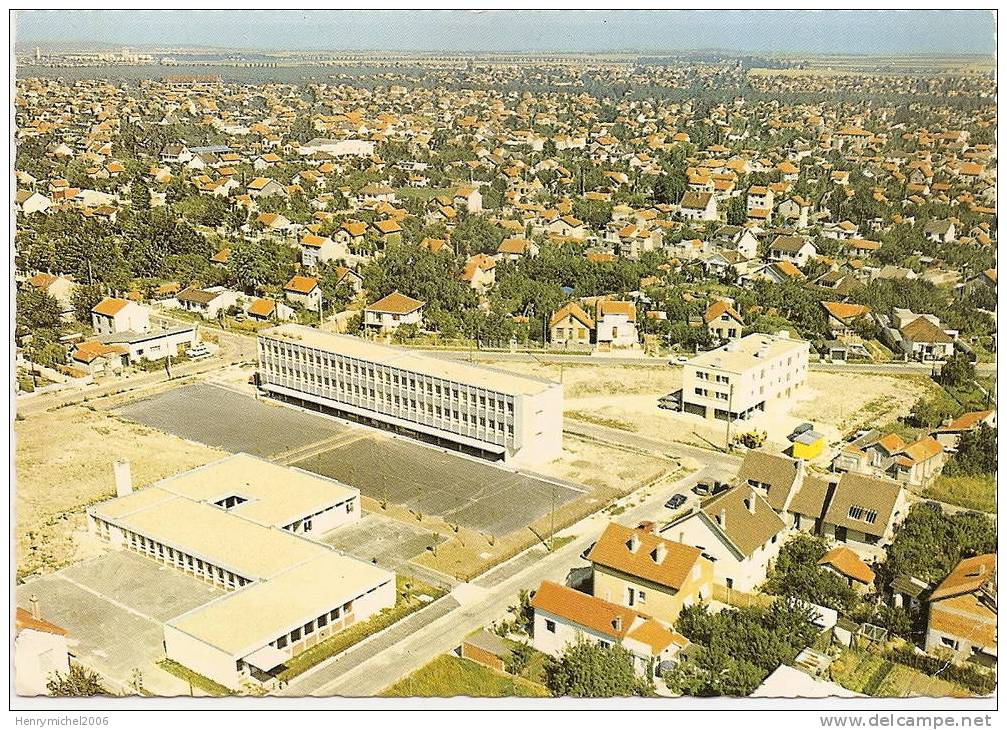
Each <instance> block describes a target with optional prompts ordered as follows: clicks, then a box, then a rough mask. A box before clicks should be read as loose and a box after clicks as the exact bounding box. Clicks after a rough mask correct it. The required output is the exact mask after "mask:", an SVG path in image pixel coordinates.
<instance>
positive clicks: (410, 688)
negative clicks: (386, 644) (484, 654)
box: [380, 654, 549, 697]
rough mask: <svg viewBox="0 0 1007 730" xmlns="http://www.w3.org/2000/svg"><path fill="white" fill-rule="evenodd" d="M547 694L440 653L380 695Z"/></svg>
mask: <svg viewBox="0 0 1007 730" xmlns="http://www.w3.org/2000/svg"><path fill="white" fill-rule="evenodd" d="M460 695H461V696H467V697H548V696H549V691H548V690H547V689H546V688H545V687H543V686H542V685H540V684H535V683H534V682H530V681H528V680H527V679H522V678H521V677H512V676H510V675H508V674H504V673H503V672H497V671H495V670H493V669H490V668H488V667H484V666H483V665H481V664H476V663H475V662H473V661H470V660H468V659H460V658H458V657H456V656H453V655H450V654H442V655H441V656H439V657H437V658H436V659H434V660H433V661H432V662H430V663H429V664H427V665H426V666H424V667H421V668H420V669H417V670H416V671H415V672H413V673H412V674H410V675H409V676H408V677H406V678H404V679H401V680H399V681H398V682H396V683H395V684H393V685H392V686H391V687H388V688H387V689H386V690H384V691H383V692H382V693H381V695H380V696H382V697H457V696H460Z"/></svg>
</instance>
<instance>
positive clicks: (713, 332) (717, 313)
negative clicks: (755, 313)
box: [703, 299, 745, 340]
mask: <svg viewBox="0 0 1007 730" xmlns="http://www.w3.org/2000/svg"><path fill="white" fill-rule="evenodd" d="M703 323H704V324H705V325H706V331H707V332H709V333H710V336H711V337H713V338H715V339H718V340H736V339H738V338H739V337H741V334H742V332H743V331H744V329H745V321H744V320H743V319H742V318H741V315H740V314H738V312H737V310H736V309H735V308H734V307H732V306H731V304H730V303H729V302H725V301H724V300H722V299H718V300H717V301H715V302H713V303H712V304H711V305H710V306H709V307H707V308H706V312H704V313H703Z"/></svg>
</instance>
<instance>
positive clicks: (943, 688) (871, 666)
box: [831, 649, 968, 697]
mask: <svg viewBox="0 0 1007 730" xmlns="http://www.w3.org/2000/svg"><path fill="white" fill-rule="evenodd" d="M831 671H832V679H833V681H834V682H836V683H838V684H840V685H842V686H843V687H845V688H846V689H848V690H851V691H853V692H859V693H861V694H866V695H870V696H871V697H919V696H924V697H950V696H963V695H964V696H967V695H968V692H967V691H966V690H965V689H964V688H962V687H960V686H958V685H956V684H953V683H951V682H946V681H944V680H942V679H938V678H936V677H931V676H929V675H926V674H924V673H923V672H920V671H918V670H916V669H913V668H912V667H907V666H906V665H904V664H898V663H896V662H892V661H890V660H888V659H886V658H885V657H884V656H882V655H881V654H879V653H867V652H861V651H856V650H853V649H849V650H846V651H844V652H843V654H842V655H841V656H840V657H839V659H837V660H836V661H835V663H833V665H832V670H831Z"/></svg>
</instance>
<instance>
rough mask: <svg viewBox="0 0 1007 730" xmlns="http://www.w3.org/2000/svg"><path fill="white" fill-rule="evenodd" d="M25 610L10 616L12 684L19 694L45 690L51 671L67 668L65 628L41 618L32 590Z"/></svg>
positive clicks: (46, 692) (24, 695)
mask: <svg viewBox="0 0 1007 730" xmlns="http://www.w3.org/2000/svg"><path fill="white" fill-rule="evenodd" d="M28 605H29V608H28V610H25V609H23V608H21V607H20V606H19V607H18V608H17V611H16V612H15V616H14V652H13V653H14V659H13V661H14V688H15V691H16V692H17V694H18V695H19V696H21V697H35V696H38V695H46V694H49V689H48V687H46V684H47V683H48V681H49V680H50V679H51V678H52V676H53V674H55V673H56V672H59V673H60V674H66V673H67V672H68V671H69V669H70V650H69V646H68V643H67V630H66V629H64V628H62V627H60V626H57V625H56V624H53V623H50V622H49V621H46V620H45V619H43V618H42V616H41V612H40V608H39V601H38V598H37V597H36V596H35V595H34V594H32V595H31V596H30V597H29V599H28Z"/></svg>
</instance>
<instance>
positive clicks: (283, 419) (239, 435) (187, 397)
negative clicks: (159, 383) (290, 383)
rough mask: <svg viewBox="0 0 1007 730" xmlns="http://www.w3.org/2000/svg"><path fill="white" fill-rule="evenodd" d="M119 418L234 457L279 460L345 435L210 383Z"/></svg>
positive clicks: (142, 404)
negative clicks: (303, 448) (219, 450)
mask: <svg viewBox="0 0 1007 730" xmlns="http://www.w3.org/2000/svg"><path fill="white" fill-rule="evenodd" d="M116 413H118V415H120V416H122V417H123V418H125V419H127V420H130V421H135V422H137V423H141V424H143V425H145V426H150V427H152V428H156V429H158V430H159V431H166V432H168V433H172V434H175V435H176V436H181V437H182V438H184V439H189V440H190V441H198V442H199V443H202V444H206V445H207V446H214V447H217V448H219V449H223V450H224V451H230V452H232V453H238V452H245V453H247V454H254V455H255V456H263V457H267V456H275V455H277V454H280V453H282V452H284V451H290V450H293V449H298V448H301V447H303V446H306V445H308V444H312V443H316V442H318V441H322V440H324V439H328V438H332V437H333V436H336V435H338V434H340V433H344V432H345V431H346V430H347V429H348V427H347V426H344V425H343V424H341V423H338V422H337V421H334V420H332V419H328V418H322V417H319V416H315V415H312V414H310V413H305V412H302V411H297V410H294V409H293V408H287V407H285V406H282V405H279V404H278V403H275V402H271V401H267V400H257V399H255V398H252V397H250V396H247V395H245V394H243V393H237V392H235V391H233V390H229V389H227V388H222V387H219V386H215V385H209V384H206V383H196V384H193V385H186V386H182V387H181V388H173V389H171V390H167V391H165V392H163V393H157V394H155V395H152V396H150V397H148V398H143V399H141V400H137V401H133V402H131V403H128V404H127V405H125V406H123V407H121V408H119V409H118V410H117V411H116Z"/></svg>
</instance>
